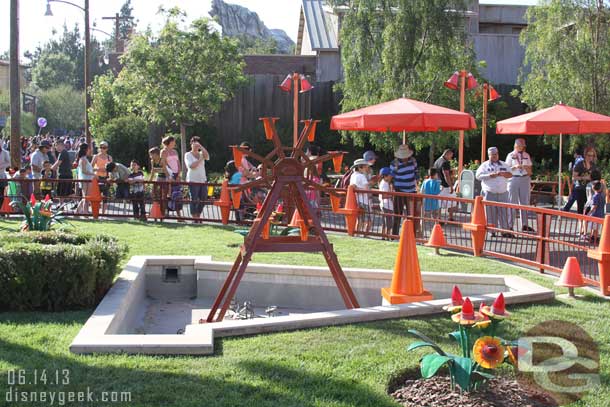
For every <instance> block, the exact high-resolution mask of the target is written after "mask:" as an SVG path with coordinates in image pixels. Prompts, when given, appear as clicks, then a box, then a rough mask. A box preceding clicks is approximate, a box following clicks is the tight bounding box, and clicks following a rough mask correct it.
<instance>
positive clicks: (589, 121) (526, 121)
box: [496, 103, 610, 199]
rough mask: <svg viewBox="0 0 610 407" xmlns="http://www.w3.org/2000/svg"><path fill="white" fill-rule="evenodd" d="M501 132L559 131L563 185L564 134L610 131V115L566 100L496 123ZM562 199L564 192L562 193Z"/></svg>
mask: <svg viewBox="0 0 610 407" xmlns="http://www.w3.org/2000/svg"><path fill="white" fill-rule="evenodd" d="M496 133H497V134H523V135H545V134H547V135H553V134H558V135H559V172H558V175H559V186H560V187H561V166H562V162H561V157H562V154H563V134H590V133H610V116H604V115H603V114H599V113H593V112H588V111H586V110H582V109H577V108H575V107H570V106H566V105H564V104H563V103H560V104H558V105H555V106H553V107H549V108H546V109H542V110H538V111H536V112H532V113H527V114H522V115H521V116H515V117H511V118H510V119H506V120H502V121H499V122H498V123H496ZM559 199H561V192H560V193H559Z"/></svg>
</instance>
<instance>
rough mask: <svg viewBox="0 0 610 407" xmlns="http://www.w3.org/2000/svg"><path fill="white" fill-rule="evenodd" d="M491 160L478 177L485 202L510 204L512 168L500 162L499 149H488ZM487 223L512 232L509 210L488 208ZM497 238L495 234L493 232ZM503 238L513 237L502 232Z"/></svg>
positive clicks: (485, 163)
mask: <svg viewBox="0 0 610 407" xmlns="http://www.w3.org/2000/svg"><path fill="white" fill-rule="evenodd" d="M487 154H488V156H489V160H487V161H485V162H484V163H482V164H481V166H480V167H479V169H478V170H477V173H476V177H477V179H478V180H479V181H481V195H482V196H483V200H485V201H494V202H504V203H508V179H509V178H511V177H512V176H513V174H512V173H511V172H510V167H509V166H508V165H506V163H505V162H504V161H500V155H499V153H498V148H497V147H489V148H488V149H487ZM485 209H486V212H487V223H488V224H492V225H496V227H499V228H501V229H504V230H510V229H511V225H510V224H509V222H508V221H509V219H508V210H507V209H506V208H499V207H497V206H491V205H490V206H487V207H486V208H485ZM492 236H495V232H492ZM502 236H503V237H513V235H512V233H510V232H502Z"/></svg>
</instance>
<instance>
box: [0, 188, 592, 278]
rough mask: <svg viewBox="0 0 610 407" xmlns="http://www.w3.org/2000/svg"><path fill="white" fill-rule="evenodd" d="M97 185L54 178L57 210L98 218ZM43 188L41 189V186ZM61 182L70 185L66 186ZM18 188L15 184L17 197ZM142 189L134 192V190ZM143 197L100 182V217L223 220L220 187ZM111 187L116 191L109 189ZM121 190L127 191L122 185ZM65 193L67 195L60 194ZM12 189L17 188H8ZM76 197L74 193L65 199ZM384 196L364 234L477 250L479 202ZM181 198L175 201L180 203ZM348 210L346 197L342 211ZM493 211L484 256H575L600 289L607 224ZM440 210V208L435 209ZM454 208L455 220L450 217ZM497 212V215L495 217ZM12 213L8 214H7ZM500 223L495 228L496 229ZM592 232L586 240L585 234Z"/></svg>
mask: <svg viewBox="0 0 610 407" xmlns="http://www.w3.org/2000/svg"><path fill="white" fill-rule="evenodd" d="M11 182H16V183H17V184H18V185H19V190H20V193H19V196H15V195H10V194H7V198H8V199H11V200H17V199H21V200H26V199H28V200H29V194H30V193H31V192H35V193H37V194H38V197H39V198H42V197H43V196H44V195H43V191H41V190H40V180H29V179H24V180H19V181H14V180H13V181H11ZM91 182H92V181H90V180H54V181H53V189H52V190H53V193H52V199H53V201H54V204H55V206H56V207H60V206H61V207H62V211H63V212H64V214H65V215H66V216H68V217H79V216H91V213H90V212H86V213H78V212H77V211H76V208H77V205H78V203H79V202H80V201H81V199H83V197H82V193H80V192H79V186H80V185H87V184H88V183H89V184H90V183H91ZM36 184H38V185H36ZM61 184H64V185H66V184H67V185H69V187H66V186H64V187H63V189H62V188H61V187H60V185H61ZM15 185H16V184H13V191H14V189H15V188H14V187H15ZM134 185H136V184H129V185H128V186H129V187H130V188H131V189H132V190H133V187H134ZM140 185H142V186H143V194H142V195H141V196H140V195H138V196H137V197H136V196H134V194H133V193H131V194H130V195H129V196H128V197H126V198H121V199H117V198H116V193H117V190H118V188H119V187H118V185H117V184H116V183H111V184H100V186H102V191H103V192H104V194H105V196H104V197H103V198H104V199H103V202H102V204H101V208H100V215H99V216H100V217H101V218H102V219H103V218H133V217H134V203H138V204H142V205H143V206H144V209H145V213H146V214H147V215H149V214H150V213H151V209H152V206H153V204H154V203H155V202H157V203H158V204H159V206H160V208H161V212H162V214H163V219H173V220H177V221H186V220H189V221H205V222H221V213H220V209H219V207H217V206H215V205H213V201H214V200H215V199H218V197H219V195H220V189H221V186H220V185H219V184H213V183H205V184H194V183H190V184H189V183H186V182H161V181H144V182H141V183H140ZM189 185H200V186H203V187H205V188H207V190H208V194H207V198H206V199H205V200H204V201H203V210H202V213H201V217H200V218H195V217H193V214H192V213H191V208H190V204H191V203H193V201H192V200H191V199H190V197H189V193H188V186H189ZM106 186H108V188H106ZM121 188H126V186H125V185H124V186H122V187H121ZM60 190H61V191H62V192H63V194H62V195H64V196H58V195H57V192H59V191H60ZM7 191H10V188H7ZM335 191H336V192H339V193H340V194H343V196H345V193H346V191H345V190H341V189H336V190H335ZM66 192H69V193H68V194H65V193H66ZM379 194H380V192H379V191H376V190H373V191H358V192H357V196H358V197H359V198H360V200H361V202H362V201H364V202H365V203H366V202H368V204H366V205H361V206H362V211H361V214H360V215H359V219H358V224H357V230H356V233H355V235H356V236H363V237H377V238H383V239H398V238H399V227H400V224H401V223H402V220H403V219H407V218H408V219H411V220H413V221H414V224H415V231H416V240H417V242H418V243H425V242H426V241H427V240H428V239H429V237H430V234H431V231H432V227H433V226H434V224H435V223H437V222H438V223H440V224H441V225H443V231H444V235H445V240H446V242H447V248H450V249H456V250H461V251H466V252H472V250H473V247H472V240H471V233H470V232H469V231H467V230H465V229H464V228H463V225H464V224H467V223H470V221H471V213H472V210H473V205H474V200H472V199H464V198H454V197H446V196H438V195H424V194H409V193H398V192H388V193H383V196H384V197H388V198H389V199H390V200H391V201H392V203H393V204H394V207H395V208H397V206H398V205H400V206H401V207H402V208H403V210H398V209H396V210H395V211H393V212H391V213H388V212H387V211H385V212H384V211H382V210H381V208H380V206H379ZM172 198H173V199H172ZM262 199H264V191H262V192H261V191H260V190H258V191H246V192H245V193H243V194H242V202H241V207H240V208H239V209H233V208H232V209H231V216H230V220H229V222H230V223H232V224H241V225H248V224H250V223H251V222H252V220H253V219H254V218H255V217H256V213H255V211H256V205H257V203H258V202H261V203H262ZM316 201H317V202H316V203H317V206H318V208H317V210H318V213H319V215H320V218H321V223H322V227H323V228H324V229H325V230H328V231H337V232H346V231H347V229H346V224H345V216H344V215H341V214H338V213H335V212H333V211H332V208H331V204H330V199H329V197H328V196H325V195H324V194H322V196H319V197H317V198H316ZM343 205H344V199H343V200H342V202H341V206H343ZM483 205H484V208H485V211H486V213H487V222H488V224H487V233H486V237H485V245H484V248H483V254H484V255H487V256H491V257H495V258H499V259H503V260H508V261H511V262H515V263H518V264H522V265H525V266H529V267H532V268H535V269H537V270H539V271H540V272H545V271H549V272H555V273H557V272H560V271H561V269H562V268H563V265H564V263H565V260H566V259H567V257H569V256H575V257H576V258H577V259H578V261H579V263H580V266H581V270H582V273H583V275H584V277H585V279H586V281H587V282H588V283H590V284H594V285H599V273H598V264H597V262H596V261H595V260H593V259H590V258H589V257H587V250H589V249H595V248H596V247H597V246H598V243H599V236H600V234H601V226H602V223H603V219H601V218H595V217H590V216H583V215H579V214H575V213H569V212H561V211H557V210H552V209H545V208H540V207H534V206H528V207H521V206H518V205H511V204H507V203H499V202H491V201H483ZM427 209H433V210H427ZM450 209H451V215H452V216H451V217H450ZM293 210H294V208H291V207H289V206H287V205H285V207H284V211H285V212H286V215H285V216H284V217H283V219H282V221H281V224H282V225H287V223H289V220H290V217H291V215H292V211H293ZM494 212H495V213H494ZM3 213H4V214H5V213H6V212H2V211H1V210H0V214H3ZM521 213H523V215H524V217H525V218H526V219H527V222H525V224H526V225H528V226H529V227H531V228H532V229H533V231H523V230H513V229H514V228H513V225H515V226H516V225H519V224H521V223H520V222H519V221H518V219H519V217H520V216H523V215H520V214H521ZM492 221H493V222H495V223H492ZM583 232H584V233H587V235H588V236H590V237H588V238H587V239H586V240H583V238H582V237H581V235H582V234H583Z"/></svg>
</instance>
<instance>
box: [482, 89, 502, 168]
mask: <svg viewBox="0 0 610 407" xmlns="http://www.w3.org/2000/svg"><path fill="white" fill-rule="evenodd" d="M499 97H500V94H499V93H498V92H496V90H495V89H494V88H493V86H491V85H490V84H488V83H484V84H483V126H481V162H484V161H485V159H486V158H487V156H486V153H487V151H486V150H487V102H493V101H494V100H496V99H498V98H499Z"/></svg>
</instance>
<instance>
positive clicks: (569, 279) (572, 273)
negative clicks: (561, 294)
mask: <svg viewBox="0 0 610 407" xmlns="http://www.w3.org/2000/svg"><path fill="white" fill-rule="evenodd" d="M555 285H557V286H560V287H568V295H569V296H570V297H574V288H575V287H584V286H585V285H586V284H585V280H584V279H583V278H582V273H581V272H580V264H578V259H576V257H568V258H567V260H566V264H565V265H564V266H563V271H562V272H561V276H560V277H559V281H557V282H556V283H555Z"/></svg>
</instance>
